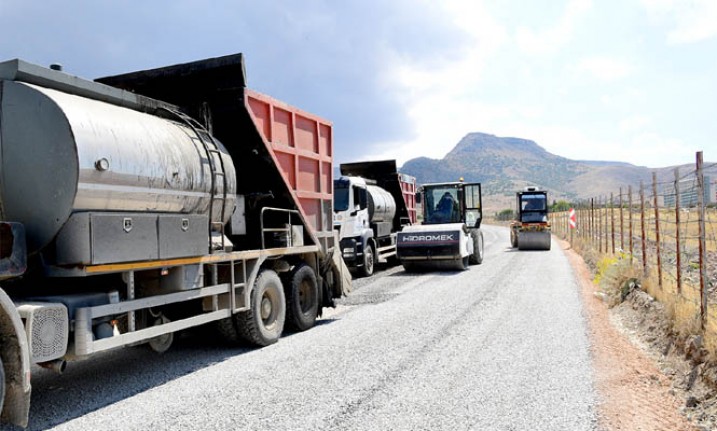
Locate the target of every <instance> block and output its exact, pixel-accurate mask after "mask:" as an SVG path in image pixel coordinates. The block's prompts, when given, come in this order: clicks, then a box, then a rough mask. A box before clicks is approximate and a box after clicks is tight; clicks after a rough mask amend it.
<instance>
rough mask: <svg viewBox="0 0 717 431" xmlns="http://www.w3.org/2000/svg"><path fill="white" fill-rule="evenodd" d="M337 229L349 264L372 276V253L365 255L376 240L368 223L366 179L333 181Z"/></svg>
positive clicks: (343, 253)
mask: <svg viewBox="0 0 717 431" xmlns="http://www.w3.org/2000/svg"><path fill="white" fill-rule="evenodd" d="M334 229H335V230H337V231H338V232H339V238H341V242H340V247H341V254H342V255H343V258H344V262H346V265H347V266H349V267H352V266H353V267H360V268H362V272H366V274H365V275H367V276H368V275H371V274H372V273H373V254H372V253H368V254H366V253H365V247H366V245H367V244H368V243H369V240H370V239H371V238H373V230H372V229H371V227H370V223H369V211H368V190H367V184H366V180H365V179H364V178H360V177H341V178H338V179H336V180H334ZM369 251H372V250H369Z"/></svg>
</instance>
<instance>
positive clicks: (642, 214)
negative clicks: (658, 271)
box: [640, 181, 647, 277]
mask: <svg viewBox="0 0 717 431" xmlns="http://www.w3.org/2000/svg"><path fill="white" fill-rule="evenodd" d="M640 236H641V237H642V238H641V239H642V241H641V242H642V275H644V276H645V277H647V235H645V185H644V184H643V183H642V181H640Z"/></svg>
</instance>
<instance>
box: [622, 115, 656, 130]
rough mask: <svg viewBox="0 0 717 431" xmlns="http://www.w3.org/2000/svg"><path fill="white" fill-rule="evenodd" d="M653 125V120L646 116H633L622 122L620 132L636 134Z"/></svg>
mask: <svg viewBox="0 0 717 431" xmlns="http://www.w3.org/2000/svg"><path fill="white" fill-rule="evenodd" d="M651 123H652V120H651V119H650V118H649V117H647V116H645V115H633V116H631V117H628V118H625V119H624V120H622V121H620V131H621V132H624V133H627V132H635V131H640V130H643V129H644V128H645V126H648V125H650V124H651Z"/></svg>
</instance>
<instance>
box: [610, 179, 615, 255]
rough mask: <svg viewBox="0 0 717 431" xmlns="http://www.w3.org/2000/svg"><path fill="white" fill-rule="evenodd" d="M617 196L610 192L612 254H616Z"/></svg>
mask: <svg viewBox="0 0 717 431" xmlns="http://www.w3.org/2000/svg"><path fill="white" fill-rule="evenodd" d="M614 198H615V196H613V194H612V192H610V237H611V238H612V254H615V201H614Z"/></svg>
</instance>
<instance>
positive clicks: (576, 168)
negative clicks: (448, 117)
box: [400, 132, 694, 209]
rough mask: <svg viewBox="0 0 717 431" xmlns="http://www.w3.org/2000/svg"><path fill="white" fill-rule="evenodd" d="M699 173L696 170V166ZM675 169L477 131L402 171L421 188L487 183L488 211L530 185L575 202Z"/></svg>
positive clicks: (665, 176) (552, 196) (503, 205)
mask: <svg viewBox="0 0 717 431" xmlns="http://www.w3.org/2000/svg"><path fill="white" fill-rule="evenodd" d="M692 169H694V166H692ZM673 170H674V167H665V168H648V167H645V166H636V165H633V164H630V163H627V162H617V161H616V162H611V161H591V160H572V159H568V158H565V157H562V156H558V155H555V154H552V153H550V152H548V151H547V150H545V149H544V148H543V147H541V146H540V145H538V144H537V143H536V142H535V141H532V140H529V139H523V138H516V137H498V136H495V135H491V134H488V133H482V132H472V133H468V134H467V135H465V136H464V137H463V138H462V139H461V140H460V141H459V142H458V143H457V144H456V146H455V147H454V148H453V149H452V150H451V151H450V152H448V154H446V155H445V156H444V157H443V158H442V159H431V158H428V157H417V158H414V159H410V160H408V161H406V162H405V163H404V164H403V166H402V167H401V168H400V171H401V172H402V173H405V174H408V175H412V176H414V177H416V180H417V183H418V184H425V183H432V182H444V181H458V180H459V179H460V178H463V180H464V181H466V182H481V183H482V184H483V196H484V206H485V207H486V209H501V208H510V207H511V206H512V202H513V197H514V196H515V192H516V191H518V190H522V189H523V188H524V187H526V186H529V185H530V186H538V187H540V188H541V189H544V190H547V191H548V193H549V196H550V199H551V200H560V199H564V200H568V201H575V200H580V199H588V198H591V197H598V196H609V195H610V194H611V193H613V194H618V192H619V190H620V188H623V189H626V188H627V186H633V187H639V184H640V182H642V183H644V184H645V185H649V184H651V182H652V172H656V173H657V176H658V181H669V180H670V178H674V177H673Z"/></svg>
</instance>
